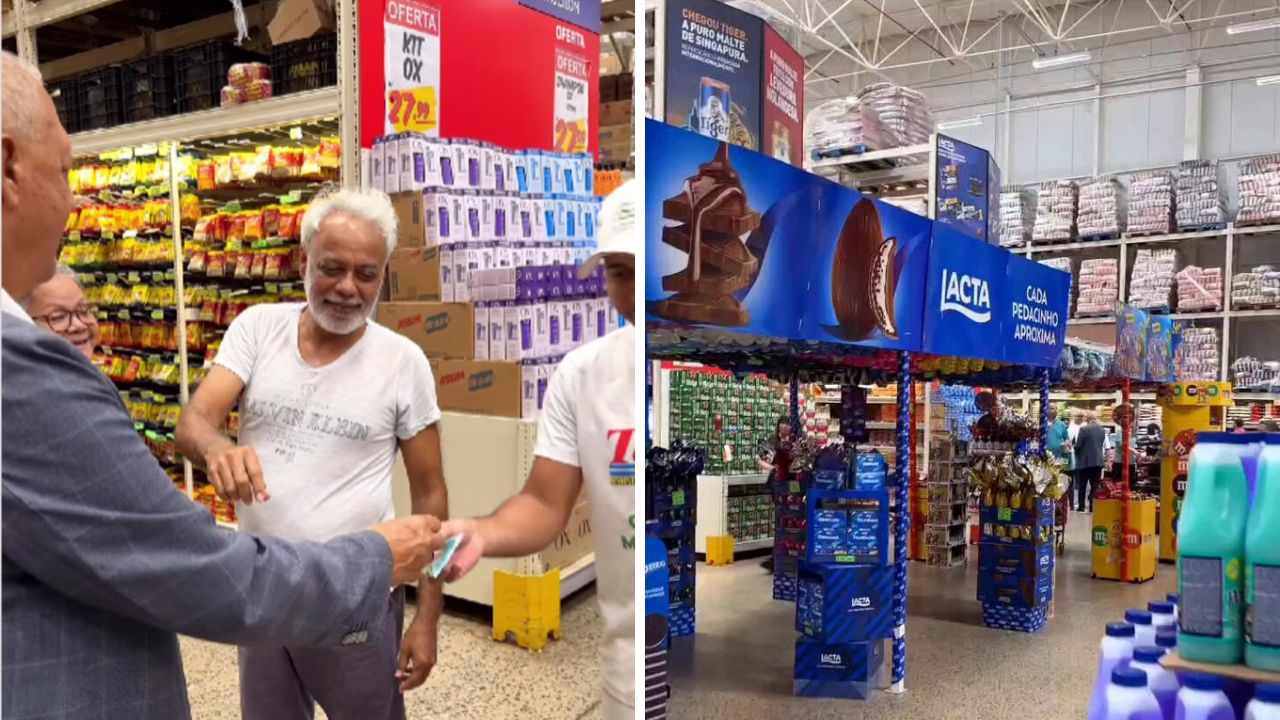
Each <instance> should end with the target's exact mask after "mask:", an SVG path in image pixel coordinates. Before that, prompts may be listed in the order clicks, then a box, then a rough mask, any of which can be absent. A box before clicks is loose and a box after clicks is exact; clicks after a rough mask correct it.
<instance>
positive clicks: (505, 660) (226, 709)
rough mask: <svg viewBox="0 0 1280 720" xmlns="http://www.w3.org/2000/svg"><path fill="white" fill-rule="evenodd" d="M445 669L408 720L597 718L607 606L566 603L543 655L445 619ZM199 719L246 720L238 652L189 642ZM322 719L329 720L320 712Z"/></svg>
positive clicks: (466, 621)
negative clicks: (242, 717)
mask: <svg viewBox="0 0 1280 720" xmlns="http://www.w3.org/2000/svg"><path fill="white" fill-rule="evenodd" d="M440 623H441V626H440V647H439V650H438V652H439V658H440V660H439V663H438V664H437V665H436V668H435V670H434V671H432V673H431V678H430V679H429V680H427V683H426V684H425V685H423V686H422V687H420V688H418V689H417V690H414V691H413V692H412V693H410V694H409V696H408V717H409V720H507V719H511V720H515V719H516V718H546V719H547V720H594V719H595V718H598V717H599V704H598V699H599V698H598V695H599V686H600V683H599V677H598V676H599V672H600V669H599V662H598V660H597V658H598V646H599V643H600V631H601V622H600V605H599V604H598V603H597V602H596V593H595V587H594V586H591V587H589V588H587V589H586V590H583V591H581V592H579V593H577V594H575V595H574V596H572V597H570V598H569V599H568V600H566V601H565V604H564V606H563V607H562V616H561V628H562V630H563V637H562V638H561V639H560V640H558V641H552V642H551V643H550V644H549V645H548V646H547V649H546V650H544V651H543V652H541V653H535V652H529V651H527V650H523V649H521V648H519V647H516V646H515V645H501V644H498V643H495V642H494V641H493V640H491V639H489V625H488V623H487V622H481V621H480V620H478V619H477V618H476V617H473V616H469V615H458V614H451V613H449V611H448V610H446V611H445V614H444V615H443V616H442V617H441V618H440ZM182 658H183V664H184V665H185V666H186V671H187V688H188V692H189V694H190V696H191V711H192V718H193V720H229V719H230V718H238V717H240V700H239V697H240V696H239V686H238V682H239V680H238V678H239V676H238V674H237V671H236V651H235V648H233V647H228V646H225V645H215V644H212V643H207V642H203V641H200V640H192V639H190V638H183V639H182ZM316 717H317V718H318V720H324V718H325V715H324V713H323V712H319V711H317V713H316Z"/></svg>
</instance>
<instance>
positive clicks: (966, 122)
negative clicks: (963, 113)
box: [938, 116, 982, 130]
mask: <svg viewBox="0 0 1280 720" xmlns="http://www.w3.org/2000/svg"><path fill="white" fill-rule="evenodd" d="M981 124H982V117H981V116H974V117H971V118H964V119H963V120H948V121H946V122H940V123H938V129H939V130H957V129H959V128H967V127H975V126H978V125H981Z"/></svg>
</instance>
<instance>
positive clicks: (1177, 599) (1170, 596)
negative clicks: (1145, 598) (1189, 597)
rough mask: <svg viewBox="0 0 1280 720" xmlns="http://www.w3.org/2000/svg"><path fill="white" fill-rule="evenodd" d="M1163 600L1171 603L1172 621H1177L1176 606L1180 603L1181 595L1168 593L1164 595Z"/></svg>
mask: <svg viewBox="0 0 1280 720" xmlns="http://www.w3.org/2000/svg"><path fill="white" fill-rule="evenodd" d="M1164 599H1165V600H1168V601H1169V602H1171V603H1173V622H1174V623H1177V622H1178V606H1179V605H1181V604H1182V596H1181V595H1179V594H1178V593H1169V594H1168V595H1165V596H1164Z"/></svg>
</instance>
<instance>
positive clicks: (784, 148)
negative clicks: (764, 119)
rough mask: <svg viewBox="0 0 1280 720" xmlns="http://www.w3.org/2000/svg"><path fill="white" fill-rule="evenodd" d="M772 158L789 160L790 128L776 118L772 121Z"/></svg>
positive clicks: (785, 161)
mask: <svg viewBox="0 0 1280 720" xmlns="http://www.w3.org/2000/svg"><path fill="white" fill-rule="evenodd" d="M773 159H774V160H781V161H782V162H784V163H788V164H789V163H790V162H791V129H790V128H788V127H787V126H786V125H783V124H782V123H780V122H778V121H777V120H774V121H773Z"/></svg>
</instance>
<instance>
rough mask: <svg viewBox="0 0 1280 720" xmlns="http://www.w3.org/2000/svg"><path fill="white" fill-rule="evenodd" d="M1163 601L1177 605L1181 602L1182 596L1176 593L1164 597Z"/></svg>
mask: <svg viewBox="0 0 1280 720" xmlns="http://www.w3.org/2000/svg"><path fill="white" fill-rule="evenodd" d="M1164 599H1165V600H1168V601H1169V602H1171V603H1173V604H1174V605H1177V604H1178V603H1179V602H1180V601H1181V600H1182V596H1181V595H1179V594H1178V593H1169V594H1168V595H1165V596H1164Z"/></svg>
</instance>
